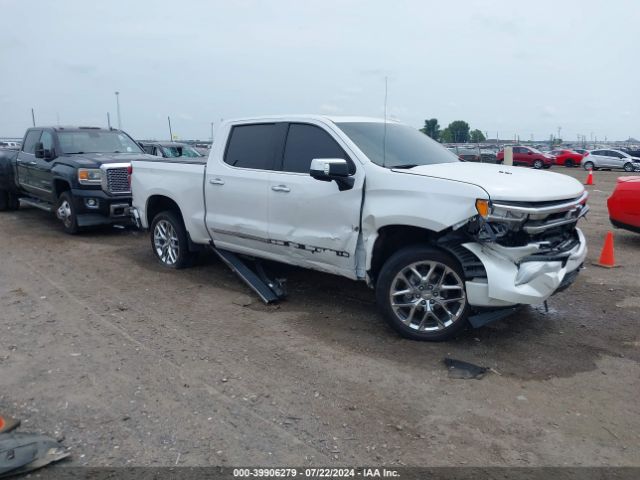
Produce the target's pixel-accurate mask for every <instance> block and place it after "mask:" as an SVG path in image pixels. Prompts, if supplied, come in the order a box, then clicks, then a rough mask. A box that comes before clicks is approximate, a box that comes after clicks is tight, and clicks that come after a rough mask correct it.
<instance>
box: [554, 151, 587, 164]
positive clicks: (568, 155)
mask: <svg viewBox="0 0 640 480" xmlns="http://www.w3.org/2000/svg"><path fill="white" fill-rule="evenodd" d="M549 155H552V156H554V157H555V158H556V165H564V166H565V167H577V166H579V165H580V162H581V161H582V157H583V156H584V155H582V154H580V153H578V152H576V151H575V150H568V149H556V150H552V151H551V152H550V153H549Z"/></svg>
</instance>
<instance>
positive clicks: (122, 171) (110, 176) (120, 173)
mask: <svg viewBox="0 0 640 480" xmlns="http://www.w3.org/2000/svg"><path fill="white" fill-rule="evenodd" d="M106 174H107V191H108V192H109V193H130V192H131V186H130V185H129V172H128V169H127V168H107V170H106Z"/></svg>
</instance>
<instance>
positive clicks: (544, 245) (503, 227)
mask: <svg viewBox="0 0 640 480" xmlns="http://www.w3.org/2000/svg"><path fill="white" fill-rule="evenodd" d="M587 197H588V193H587V192H584V193H583V194H582V195H580V196H579V197H576V198H572V199H566V200H559V201H546V202H506V201H493V202H489V201H486V200H485V201H482V202H484V203H483V204H481V205H479V206H478V212H479V214H478V215H477V216H476V217H474V218H473V219H471V220H470V221H468V222H466V223H465V224H464V225H461V226H459V228H458V234H463V235H464V237H466V239H467V240H466V241H463V242H461V246H462V247H464V249H466V250H467V251H469V252H471V253H472V254H473V255H472V256H471V257H473V258H474V259H475V263H476V265H475V266H474V269H475V271H476V273H475V274H470V275H467V280H466V289H467V296H468V299H469V303H470V304H471V305H472V306H474V307H490V308H500V307H509V306H513V305H517V304H538V303H541V302H543V301H545V300H546V299H547V298H549V297H550V296H551V295H553V294H554V293H556V292H558V291H560V290H563V289H564V288H567V287H568V286H569V285H570V284H571V283H572V282H573V281H574V280H575V278H576V276H577V274H578V272H579V270H580V268H581V266H582V264H583V262H584V259H585V257H586V255H587V248H586V241H585V238H584V235H583V234H582V232H581V231H580V229H579V228H577V227H576V224H577V222H578V221H579V220H580V218H582V217H584V216H585V215H586V214H587V212H588V211H589V207H588V206H587V204H586V202H587ZM457 250H458V252H455V253H456V254H457V256H458V258H464V255H461V253H460V250H461V249H460V247H457ZM478 262H479V263H481V264H482V267H483V268H482V269H480V268H479V265H477V264H478ZM463 267H464V262H463ZM465 273H467V272H465Z"/></svg>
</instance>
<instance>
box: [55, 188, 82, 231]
mask: <svg viewBox="0 0 640 480" xmlns="http://www.w3.org/2000/svg"><path fill="white" fill-rule="evenodd" d="M56 217H58V219H60V221H62V226H63V227H64V231H65V232H67V233H68V234H70V235H75V234H76V233H78V232H79V231H80V228H79V227H78V217H77V214H76V207H75V204H74V202H73V196H72V195H71V193H70V192H63V193H62V194H61V195H60V197H59V198H58V205H57V206H56Z"/></svg>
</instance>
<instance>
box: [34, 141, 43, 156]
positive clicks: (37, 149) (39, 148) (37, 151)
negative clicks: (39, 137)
mask: <svg viewBox="0 0 640 480" xmlns="http://www.w3.org/2000/svg"><path fill="white" fill-rule="evenodd" d="M35 154H36V158H44V146H43V145H42V142H38V143H36V146H35Z"/></svg>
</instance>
